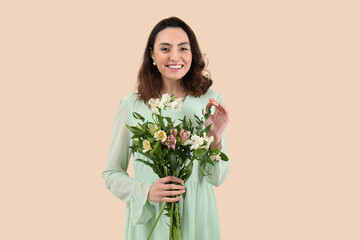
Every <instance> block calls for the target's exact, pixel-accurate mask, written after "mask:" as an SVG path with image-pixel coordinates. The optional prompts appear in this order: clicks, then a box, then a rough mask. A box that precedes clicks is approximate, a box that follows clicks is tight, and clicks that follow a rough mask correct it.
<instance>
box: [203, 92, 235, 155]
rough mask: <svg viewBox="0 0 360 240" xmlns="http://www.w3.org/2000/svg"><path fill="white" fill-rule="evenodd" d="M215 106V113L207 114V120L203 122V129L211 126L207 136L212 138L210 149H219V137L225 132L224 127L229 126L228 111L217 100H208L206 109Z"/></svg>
mask: <svg viewBox="0 0 360 240" xmlns="http://www.w3.org/2000/svg"><path fill="white" fill-rule="evenodd" d="M212 106H215V113H214V114H213V115H211V114H209V118H208V119H207V120H206V121H205V127H207V126H209V125H210V124H212V126H211V128H210V132H209V135H210V136H214V142H213V143H212V144H211V146H210V148H211V149H216V148H221V137H222V134H223V132H224V131H225V128H226V126H227V125H228V124H229V121H230V118H229V111H228V109H227V108H226V107H225V106H224V105H223V104H221V103H219V102H218V101H217V100H215V99H213V98H209V102H208V104H207V107H209V108H211V107H212Z"/></svg>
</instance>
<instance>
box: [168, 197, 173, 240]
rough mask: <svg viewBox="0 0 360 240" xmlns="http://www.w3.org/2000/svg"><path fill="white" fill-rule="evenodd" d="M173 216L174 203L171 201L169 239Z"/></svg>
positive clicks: (171, 231)
mask: <svg viewBox="0 0 360 240" xmlns="http://www.w3.org/2000/svg"><path fill="white" fill-rule="evenodd" d="M173 218H174V203H173V202H172V203H171V210H170V230H169V240H171V239H173V238H172V237H171V236H172V233H173Z"/></svg>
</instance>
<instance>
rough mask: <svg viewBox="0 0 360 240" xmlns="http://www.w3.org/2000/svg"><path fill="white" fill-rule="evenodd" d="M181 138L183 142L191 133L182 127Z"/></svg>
mask: <svg viewBox="0 0 360 240" xmlns="http://www.w3.org/2000/svg"><path fill="white" fill-rule="evenodd" d="M180 138H181V143H184V142H185V141H186V140H188V139H189V138H190V133H189V132H188V131H186V130H185V129H181V131H180Z"/></svg>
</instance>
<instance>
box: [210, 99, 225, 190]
mask: <svg viewBox="0 0 360 240" xmlns="http://www.w3.org/2000/svg"><path fill="white" fill-rule="evenodd" d="M217 100H218V101H219V102H220V103H221V104H224V100H223V97H222V95H220V94H219V96H218V99H217ZM221 146H222V149H221V151H222V152H223V153H225V154H226V156H228V157H229V155H228V151H227V146H226V130H225V131H224V133H223V135H222V137H221ZM214 164H215V166H212V165H210V164H207V166H206V170H207V171H208V172H209V173H211V175H208V176H206V177H205V179H206V181H207V182H208V183H210V184H212V185H215V186H217V187H218V186H219V185H220V184H222V183H223V182H224V181H225V179H226V176H227V174H228V172H229V165H230V157H229V160H228V161H223V160H220V161H218V162H216V161H214Z"/></svg>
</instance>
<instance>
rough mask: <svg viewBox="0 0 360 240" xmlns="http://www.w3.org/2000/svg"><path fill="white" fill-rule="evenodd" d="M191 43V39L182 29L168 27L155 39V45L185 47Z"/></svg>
mask: <svg viewBox="0 0 360 240" xmlns="http://www.w3.org/2000/svg"><path fill="white" fill-rule="evenodd" d="M185 43H189V37H188V35H187V34H186V32H185V31H184V30H183V29H182V28H179V27H177V28H173V27H168V28H165V29H163V30H161V31H160V32H159V33H158V34H157V36H156V39H155V45H156V46H158V45H160V44H170V45H179V44H182V45H184V44H185Z"/></svg>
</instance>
